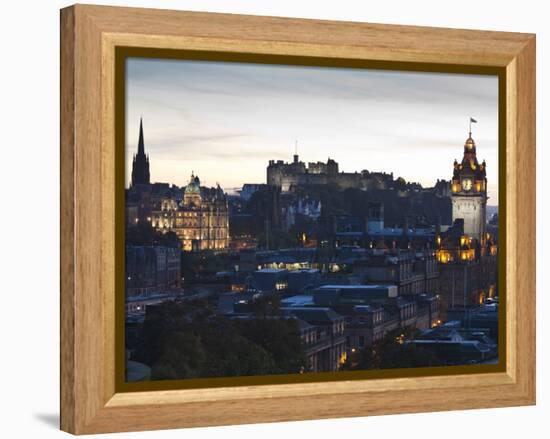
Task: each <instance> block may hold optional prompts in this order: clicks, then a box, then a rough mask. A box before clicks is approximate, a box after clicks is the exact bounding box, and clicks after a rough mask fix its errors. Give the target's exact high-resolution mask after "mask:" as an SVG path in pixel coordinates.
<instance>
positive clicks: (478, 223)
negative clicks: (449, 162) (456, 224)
mask: <svg viewBox="0 0 550 439" xmlns="http://www.w3.org/2000/svg"><path fill="white" fill-rule="evenodd" d="M451 200H452V205H453V213H452V215H453V217H452V218H453V221H454V220H456V219H458V218H461V219H463V220H464V233H465V234H466V235H468V236H470V237H472V238H474V239H477V240H478V241H479V242H480V243H481V244H483V243H484V242H485V223H486V221H487V219H486V208H487V178H486V164H485V161H483V163H481V164H479V163H478V161H477V156H476V144H475V142H474V139H472V133H471V132H470V135H469V137H468V139H466V143H465V144H464V156H463V158H462V162H461V163H458V162H457V161H456V160H455V162H454V171H453V178H452V180H451Z"/></svg>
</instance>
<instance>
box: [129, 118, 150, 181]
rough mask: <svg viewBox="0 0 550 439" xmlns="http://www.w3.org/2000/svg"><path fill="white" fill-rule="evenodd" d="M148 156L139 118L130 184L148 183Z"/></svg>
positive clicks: (141, 122)
mask: <svg viewBox="0 0 550 439" xmlns="http://www.w3.org/2000/svg"><path fill="white" fill-rule="evenodd" d="M149 183H150V176H149V157H147V156H146V155H145V141H144V140H143V119H142V118H140V119H139V140H138V152H137V154H136V155H135V156H134V161H133V163H132V186H135V185H136V184H149Z"/></svg>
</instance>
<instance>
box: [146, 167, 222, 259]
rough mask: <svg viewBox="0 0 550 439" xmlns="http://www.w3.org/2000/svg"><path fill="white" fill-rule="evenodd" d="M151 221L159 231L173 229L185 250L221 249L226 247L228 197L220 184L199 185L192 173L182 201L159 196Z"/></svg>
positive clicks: (197, 178) (198, 180)
mask: <svg viewBox="0 0 550 439" xmlns="http://www.w3.org/2000/svg"><path fill="white" fill-rule="evenodd" d="M151 224H152V226H153V227H154V228H155V229H157V230H159V231H161V232H164V233H165V232H168V231H171V232H174V233H175V234H176V235H177V236H178V238H179V239H180V241H181V245H182V249H183V250H184V251H201V250H214V251H221V250H226V249H227V248H228V247H229V209H228V204H227V196H226V194H225V193H224V191H223V190H222V189H221V187H220V186H219V185H218V187H216V188H207V187H203V186H201V185H200V179H199V177H198V176H195V175H194V174H191V179H190V180H189V184H188V185H187V186H186V187H185V189H184V191H183V198H182V200H181V201H180V200H177V199H174V198H164V199H162V201H161V205H160V209H158V210H155V211H153V212H152V214H151Z"/></svg>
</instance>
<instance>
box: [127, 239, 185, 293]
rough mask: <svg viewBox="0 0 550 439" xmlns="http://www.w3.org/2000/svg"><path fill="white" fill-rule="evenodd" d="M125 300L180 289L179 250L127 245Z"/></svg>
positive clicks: (175, 248)
mask: <svg viewBox="0 0 550 439" xmlns="http://www.w3.org/2000/svg"><path fill="white" fill-rule="evenodd" d="M125 263H126V280H125V284H126V298H127V299H131V298H135V297H137V296H140V297H150V296H153V295H158V294H164V293H167V292H171V291H175V290H178V289H179V288H180V279H181V275H180V264H181V255H180V249H179V248H177V247H164V246H143V245H139V246H136V245H127V246H126V253H125Z"/></svg>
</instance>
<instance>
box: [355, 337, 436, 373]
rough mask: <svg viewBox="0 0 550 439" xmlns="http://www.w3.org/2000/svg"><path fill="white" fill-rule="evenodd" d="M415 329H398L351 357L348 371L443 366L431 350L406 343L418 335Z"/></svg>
mask: <svg viewBox="0 0 550 439" xmlns="http://www.w3.org/2000/svg"><path fill="white" fill-rule="evenodd" d="M417 332H418V331H417V330H415V329H408V328H403V329H396V330H394V331H390V332H388V333H387V334H386V335H385V336H384V337H383V338H382V339H381V340H379V341H377V342H376V343H374V344H373V345H372V346H370V347H367V348H366V349H364V350H361V351H359V352H357V353H355V354H354V355H351V356H350V358H349V359H348V361H347V362H346V364H345V367H344V368H345V369H347V370H364V369H395V368H408V367H430V366H441V365H442V363H441V361H439V359H438V358H437V356H436V355H435V354H434V353H433V352H432V351H431V350H429V349H425V348H421V347H418V346H416V345H414V344H407V343H405V341H406V340H408V339H409V340H410V339H414V337H415V336H416V335H417Z"/></svg>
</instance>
